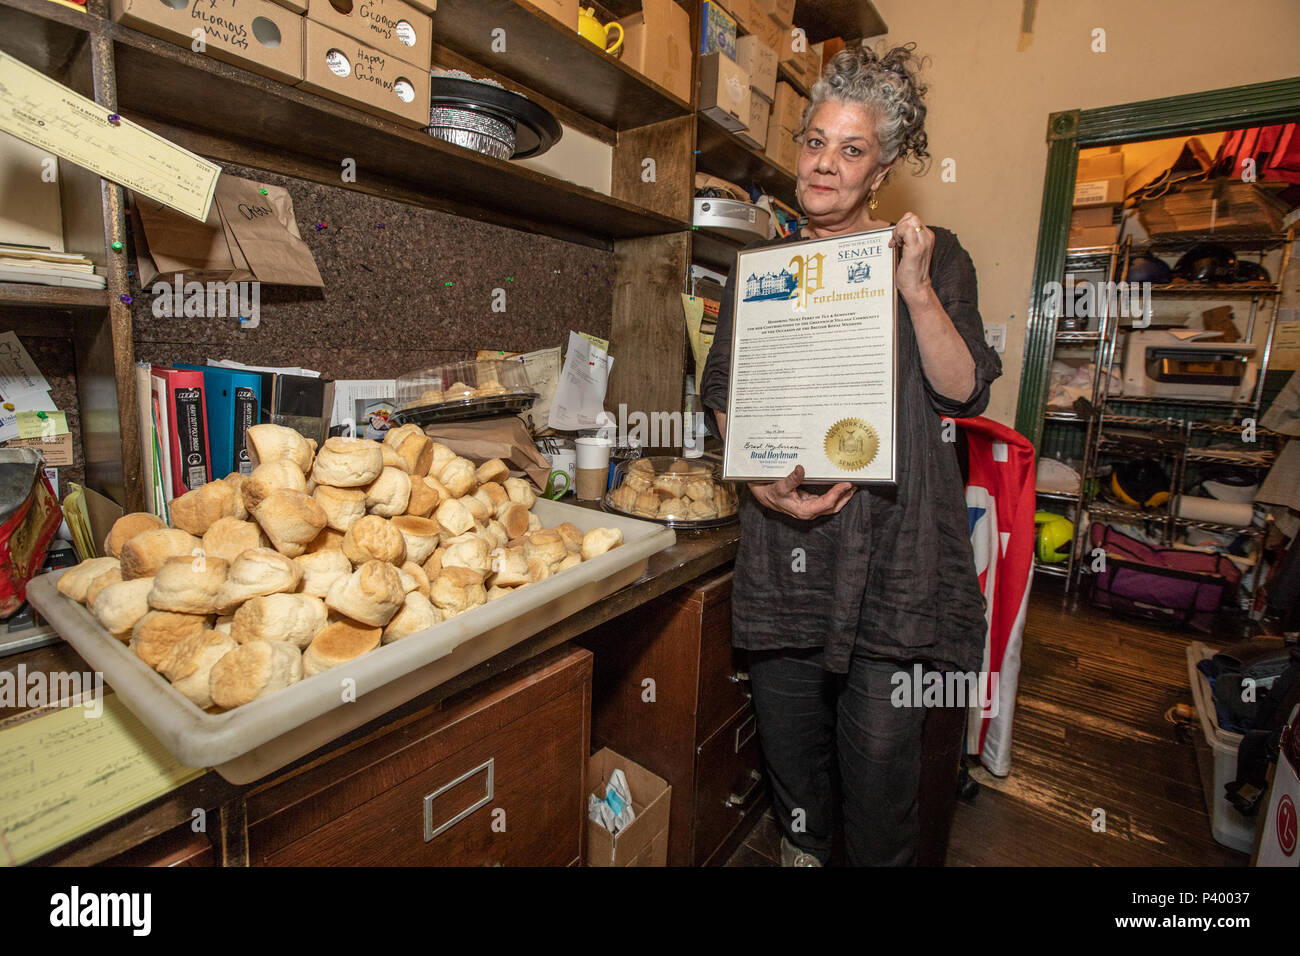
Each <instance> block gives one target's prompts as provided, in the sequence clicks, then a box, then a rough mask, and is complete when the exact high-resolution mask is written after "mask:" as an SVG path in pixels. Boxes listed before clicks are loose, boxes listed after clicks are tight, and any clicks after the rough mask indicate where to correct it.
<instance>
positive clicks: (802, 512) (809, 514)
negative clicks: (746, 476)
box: [749, 465, 857, 521]
mask: <svg viewBox="0 0 1300 956" xmlns="http://www.w3.org/2000/svg"><path fill="white" fill-rule="evenodd" d="M803 476H804V470H803V465H796V466H795V469H794V471H792V472H790V474H788V475H786V476H785V477H784V478H782V479H781V480H780V481H763V482H758V481H751V482H750V483H749V490H750V491H751V492H752V493H753V495H754V498H755V499H757V501H758V503H759V504H761V505H762V506H763V507H764V508H768V509H771V510H772V511H779V512H780V513H781V514H784V515H789V516H790V517H792V518H800V519H802V520H804V521H811V520H812V519H813V518H820V517H821V516H822V515H833V514H836V513H838V512H839V510H840V509H841V508H843V507H844V506H845V505H846V504H848V502H849V499H850V498H852V497H853V492H854V491H856V490H857V489H856V488H854V486H853V485H851V484H849V483H848V482H845V481H842V482H840V483H839V484H837V485H834V486H833V487H832V488H831V489H830V490H829V491H828V492H826V494H824V495H810V494H809V493H808V492H806V491H801V490H800V489H799V486H800V485H801V484H803Z"/></svg>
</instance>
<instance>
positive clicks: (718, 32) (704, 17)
mask: <svg viewBox="0 0 1300 956" xmlns="http://www.w3.org/2000/svg"><path fill="white" fill-rule="evenodd" d="M700 23H701V24H702V26H701V27H700V56H707V55H708V54H710V53H725V54H726V55H727V56H729V57H731V59H733V60H734V59H735V58H736V20H735V18H734V17H733V16H732V15H731V14H730V13H728V12H727V11H726V10H725V9H723V8H722V7H720V6H718V5H717V3H715V2H714V0H704V7H703V9H702V10H701V11H700Z"/></svg>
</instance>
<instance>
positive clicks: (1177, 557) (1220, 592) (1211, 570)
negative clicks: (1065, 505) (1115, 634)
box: [1088, 522, 1241, 633]
mask: <svg viewBox="0 0 1300 956" xmlns="http://www.w3.org/2000/svg"><path fill="white" fill-rule="evenodd" d="M1088 537H1089V539H1090V540H1091V542H1092V547H1093V548H1099V547H1100V548H1103V549H1104V550H1105V552H1106V563H1105V567H1104V569H1103V570H1102V571H1100V572H1099V573H1097V574H1094V575H1093V577H1092V592H1091V598H1090V599H1091V601H1092V603H1093V605H1094V606H1096V607H1100V608H1106V609H1108V610H1111V611H1114V612H1115V613H1116V614H1122V615H1126V616H1130V617H1138V618H1141V619H1143V620H1147V621H1159V622H1162V623H1167V624H1177V625H1183V626H1186V627H1191V628H1195V629H1196V630H1198V631H1202V632H1205V633H1208V632H1209V631H1210V630H1211V626H1212V624H1213V621H1214V612H1215V611H1217V610H1218V609H1219V607H1220V605H1222V604H1223V602H1224V600H1225V599H1227V598H1230V597H1231V596H1232V595H1233V594H1235V593H1236V590H1237V586H1238V585H1239V584H1240V583H1241V571H1240V570H1238V568H1237V566H1236V565H1235V564H1233V563H1232V562H1231V561H1230V560H1229V559H1228V558H1226V557H1224V556H1223V555H1221V554H1207V553H1205V552H1203V551H1180V550H1177V549H1175V548H1158V547H1153V546H1151V545H1148V544H1144V543H1143V542H1141V541H1139V540H1137V539H1136V538H1134V537H1132V536H1130V535H1127V534H1125V533H1124V532H1122V531H1117V530H1116V529H1114V528H1112V527H1110V526H1109V525H1105V524H1100V523H1097V522H1094V523H1093V525H1092V527H1091V528H1089V529H1088Z"/></svg>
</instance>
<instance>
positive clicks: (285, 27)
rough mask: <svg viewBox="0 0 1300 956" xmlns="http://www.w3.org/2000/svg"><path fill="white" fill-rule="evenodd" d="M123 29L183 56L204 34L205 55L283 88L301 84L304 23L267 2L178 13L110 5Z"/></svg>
mask: <svg viewBox="0 0 1300 956" xmlns="http://www.w3.org/2000/svg"><path fill="white" fill-rule="evenodd" d="M111 8H112V14H113V19H114V20H115V21H116V22H118V23H120V24H122V26H124V27H131V28H132V29H135V30H139V31H140V32H141V33H147V34H149V35H150V36H155V37H158V38H159V39H161V40H166V41H167V42H169V43H175V44H176V45H177V46H183V47H185V48H186V49H187V50H188V49H190V48H191V47H192V44H193V43H194V34H193V31H195V30H200V29H201V30H202V31H203V34H204V43H205V44H206V52H207V54H208V55H209V56H211V57H214V58H216V59H218V60H222V61H224V62H226V63H233V64H234V65H235V66H241V67H243V68H244V69H245V70H252V71H253V72H254V73H260V74H262V76H269V77H271V79H273V80H280V81H281V82H284V83H297V82H298V81H299V80H301V79H302V34H303V30H302V25H303V19H302V17H300V16H297V15H295V14H293V13H291V12H289V11H288V10H286V9H285V8H284V7H282V6H279V5H277V4H274V3H271V2H270V0H208V2H205V3H203V4H201V5H199V4H194V5H186V6H182V7H181V8H180V9H179V10H177V9H176V8H174V7H171V6H168V5H167V4H165V3H159V2H158V0H112V5H111Z"/></svg>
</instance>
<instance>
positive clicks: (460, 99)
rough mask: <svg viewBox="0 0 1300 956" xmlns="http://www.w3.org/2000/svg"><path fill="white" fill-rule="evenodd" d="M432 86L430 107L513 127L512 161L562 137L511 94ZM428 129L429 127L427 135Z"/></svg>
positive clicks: (461, 84)
mask: <svg viewBox="0 0 1300 956" xmlns="http://www.w3.org/2000/svg"><path fill="white" fill-rule="evenodd" d="M429 86H430V103H429V105H430V106H442V107H446V108H448V109H459V110H471V111H473V112H476V113H486V114H487V115H488V116H492V117H495V118H496V119H499V120H502V121H504V122H507V123H510V124H511V125H513V126H514V127H515V151H514V154H513V155H512V156H511V157H510V158H511V159H527V158H528V157H529V156H540V155H542V153H544V152H546V151H547V150H548V149H550V148H551V147H552V146H554V145H555V144H556V143H558V142H559V141H560V136H561V135H562V134H563V130H561V129H560V124H559V123H558V122H556V119H555V117H554V116H552V115H551V114H550V113H549V112H548V111H547V110H545V109H543V108H542V107H540V106H538V105H537V104H536V103H534V102H533V101H532V100H530V99H528V98H527V97H526V96H521V95H520V94H518V93H515V92H512V91H511V90H505V89H502V88H501V87H499V86H492V85H491V84H489V83H475V82H474V81H473V80H462V79H458V78H456V77H452V76H435V77H432V78H431V79H430V80H429ZM428 129H429V127H427V126H426V127H425V130H426V132H427V131H428ZM445 420H446V419H444V421H445Z"/></svg>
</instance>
